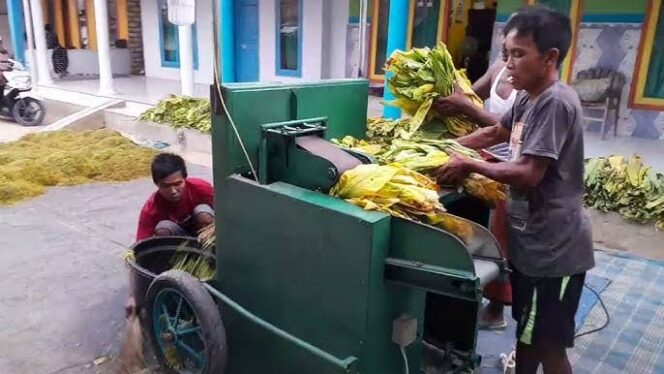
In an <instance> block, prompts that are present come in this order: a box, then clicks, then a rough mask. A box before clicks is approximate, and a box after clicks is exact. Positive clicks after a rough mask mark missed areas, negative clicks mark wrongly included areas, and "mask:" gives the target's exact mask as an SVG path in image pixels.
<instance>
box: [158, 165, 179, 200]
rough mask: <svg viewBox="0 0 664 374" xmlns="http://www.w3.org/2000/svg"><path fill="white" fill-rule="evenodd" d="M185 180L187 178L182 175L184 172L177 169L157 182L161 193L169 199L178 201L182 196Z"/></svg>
mask: <svg viewBox="0 0 664 374" xmlns="http://www.w3.org/2000/svg"><path fill="white" fill-rule="evenodd" d="M184 182H185V179H184V177H183V176H182V172H179V171H177V172H175V173H173V174H171V175H169V176H167V177H166V178H164V179H162V180H160V181H159V183H157V187H158V188H159V194H160V195H161V197H163V198H164V199H166V200H167V201H170V202H171V203H177V202H179V201H180V199H181V198H182V193H183V192H184V186H185V184H184Z"/></svg>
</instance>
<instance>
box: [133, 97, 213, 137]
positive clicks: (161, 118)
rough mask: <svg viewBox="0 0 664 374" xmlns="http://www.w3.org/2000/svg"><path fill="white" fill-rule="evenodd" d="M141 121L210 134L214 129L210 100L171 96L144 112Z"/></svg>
mask: <svg viewBox="0 0 664 374" xmlns="http://www.w3.org/2000/svg"><path fill="white" fill-rule="evenodd" d="M139 120H141V121H148V122H156V123H164V124H168V125H170V126H172V127H174V128H190V129H195V130H199V131H202V132H205V133H209V132H210V130H211V128H212V119H211V116H210V100H207V99H198V98H194V97H186V96H173V95H171V96H169V97H167V98H165V99H162V100H161V101H160V102H159V104H157V106H156V107H154V108H152V109H148V110H146V111H145V112H143V113H142V114H141V115H140V117H139Z"/></svg>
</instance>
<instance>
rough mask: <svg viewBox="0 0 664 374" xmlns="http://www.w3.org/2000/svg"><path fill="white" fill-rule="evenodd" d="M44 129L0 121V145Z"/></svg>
mask: <svg viewBox="0 0 664 374" xmlns="http://www.w3.org/2000/svg"><path fill="white" fill-rule="evenodd" d="M41 129H42V126H39V127H25V126H21V125H17V124H15V123H13V122H9V121H4V120H0V143H5V142H11V141H14V140H17V139H19V138H21V137H22V136H23V135H27V134H30V133H33V132H37V131H39V130H41Z"/></svg>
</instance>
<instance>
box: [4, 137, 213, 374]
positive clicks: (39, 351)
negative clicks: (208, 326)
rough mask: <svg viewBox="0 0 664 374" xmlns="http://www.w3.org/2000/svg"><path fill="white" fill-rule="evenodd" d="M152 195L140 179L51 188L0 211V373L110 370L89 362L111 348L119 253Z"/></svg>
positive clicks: (119, 295)
mask: <svg viewBox="0 0 664 374" xmlns="http://www.w3.org/2000/svg"><path fill="white" fill-rule="evenodd" d="M1 128H2V127H0V129H1ZM0 132H2V130H0ZM190 174H192V175H195V176H200V177H203V178H206V179H208V180H210V179H211V175H212V172H211V170H210V169H208V168H204V167H200V166H196V165H190ZM153 190H154V186H153V184H152V182H151V181H150V180H148V179H141V180H136V181H133V182H128V183H118V184H112V183H98V184H88V185H82V186H75V187H58V188H52V189H49V191H48V192H47V193H46V194H45V195H43V196H40V197H38V198H36V199H33V200H30V201H27V202H24V203H20V204H17V205H15V206H10V207H0V248H1V250H0V274H2V275H3V276H2V277H1V278H0V300H2V302H0V326H2V328H1V329H0V373H12V374H22V373H26V374H31V373H98V372H104V373H106V372H108V373H110V372H112V369H111V368H112V367H113V364H112V362H111V361H112V360H111V361H109V362H106V363H104V364H102V365H100V366H99V367H96V366H95V365H94V364H93V361H94V360H95V359H97V358H99V357H111V358H112V357H113V356H114V354H115V353H116V352H117V350H118V347H119V345H120V342H121V339H122V329H123V327H124V310H123V305H124V302H125V300H126V296H127V270H126V269H125V267H124V265H123V253H124V252H125V251H126V249H127V248H129V246H131V244H132V243H133V239H134V233H135V230H136V223H137V219H138V213H139V211H140V208H141V206H142V204H143V203H144V201H145V199H146V198H147V197H148V196H149V194H150V193H151V192H152V191H153Z"/></svg>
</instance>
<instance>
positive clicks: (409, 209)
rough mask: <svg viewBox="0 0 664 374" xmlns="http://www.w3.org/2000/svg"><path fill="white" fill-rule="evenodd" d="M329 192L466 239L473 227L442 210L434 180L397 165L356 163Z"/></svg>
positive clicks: (361, 205) (358, 203)
mask: <svg viewBox="0 0 664 374" xmlns="http://www.w3.org/2000/svg"><path fill="white" fill-rule="evenodd" d="M330 195H332V196H336V197H339V198H342V199H345V200H346V201H348V202H350V203H352V204H355V205H357V206H359V207H361V208H363V209H365V210H375V211H380V212H385V213H388V214H390V215H392V216H395V217H400V218H405V219H411V220H416V221H420V222H423V223H426V224H430V225H433V226H438V227H440V228H442V229H444V230H446V231H448V232H451V233H453V234H455V235H457V236H458V237H459V238H461V239H462V240H464V241H466V242H467V241H469V240H470V239H471V237H472V235H473V227H472V226H471V225H470V224H469V223H468V222H466V221H464V220H462V219H460V218H458V217H455V216H453V215H451V214H448V213H446V212H445V208H444V207H443V205H442V204H441V203H440V201H439V199H438V192H437V190H436V183H434V182H433V181H432V180H431V179H429V178H427V177H426V176H424V175H422V174H420V173H417V172H415V171H412V170H409V169H406V168H404V167H403V166H400V165H397V164H395V165H377V164H368V165H360V166H357V167H356V168H354V169H351V170H348V171H346V172H345V173H343V174H342V175H341V178H340V179H339V182H338V183H337V184H336V185H335V186H334V187H333V188H332V189H331V190H330Z"/></svg>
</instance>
